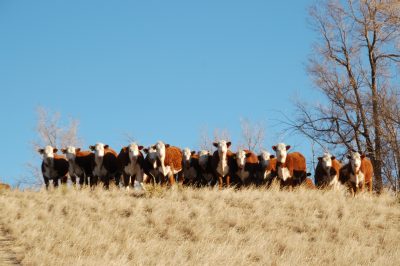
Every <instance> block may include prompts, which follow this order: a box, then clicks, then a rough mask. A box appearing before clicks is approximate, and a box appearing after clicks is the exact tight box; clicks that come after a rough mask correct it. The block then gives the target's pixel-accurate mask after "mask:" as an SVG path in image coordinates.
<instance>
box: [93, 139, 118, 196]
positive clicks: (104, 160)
mask: <svg viewBox="0 0 400 266" xmlns="http://www.w3.org/2000/svg"><path fill="white" fill-rule="evenodd" d="M89 148H90V149H91V150H92V151H94V161H93V176H94V177H95V178H96V180H97V179H100V181H102V182H103V185H104V187H105V188H106V189H108V188H109V185H110V180H112V179H114V180H115V183H116V185H117V186H118V185H119V175H118V162H117V153H116V152H115V151H114V150H113V149H111V148H110V147H109V146H108V145H105V144H103V143H97V144H96V145H94V146H90V147H89Z"/></svg>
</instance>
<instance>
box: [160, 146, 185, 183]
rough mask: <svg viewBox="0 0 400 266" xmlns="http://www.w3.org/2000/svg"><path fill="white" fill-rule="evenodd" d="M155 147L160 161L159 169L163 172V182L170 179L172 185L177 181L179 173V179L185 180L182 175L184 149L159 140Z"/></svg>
mask: <svg viewBox="0 0 400 266" xmlns="http://www.w3.org/2000/svg"><path fill="white" fill-rule="evenodd" d="M153 148H154V149H155V150H156V154H157V159H158V162H159V166H158V170H159V172H160V173H161V178H162V180H161V184H164V183H166V181H167V180H168V181H169V184H170V185H173V184H174V183H175V177H174V176H175V175H176V174H179V175H178V176H179V177H178V181H183V180H182V179H181V178H180V176H181V175H182V174H181V173H180V172H181V171H182V151H181V150H180V149H179V148H178V147H174V146H170V145H169V144H164V143H163V142H162V141H158V142H157V143H156V144H155V145H154V146H153Z"/></svg>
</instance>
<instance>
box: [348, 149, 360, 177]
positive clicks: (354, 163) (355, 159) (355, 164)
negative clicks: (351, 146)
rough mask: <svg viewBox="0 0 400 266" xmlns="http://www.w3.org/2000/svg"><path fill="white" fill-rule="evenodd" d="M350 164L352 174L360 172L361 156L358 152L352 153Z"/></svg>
mask: <svg viewBox="0 0 400 266" xmlns="http://www.w3.org/2000/svg"><path fill="white" fill-rule="evenodd" d="M350 163H351V168H352V169H353V172H354V173H357V172H358V171H359V170H360V166H361V155H360V154H359V153H358V152H354V153H352V154H351V158H350Z"/></svg>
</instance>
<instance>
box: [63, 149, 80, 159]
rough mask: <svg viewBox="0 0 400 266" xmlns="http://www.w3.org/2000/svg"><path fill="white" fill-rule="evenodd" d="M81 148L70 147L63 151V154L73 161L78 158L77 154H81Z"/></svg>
mask: <svg viewBox="0 0 400 266" xmlns="http://www.w3.org/2000/svg"><path fill="white" fill-rule="evenodd" d="M80 150H81V149H80V148H75V147H74V146H68V147H67V148H65V149H62V150H61V151H62V153H64V154H65V156H66V157H67V159H68V160H73V159H75V157H76V153H77V152H79V151H80Z"/></svg>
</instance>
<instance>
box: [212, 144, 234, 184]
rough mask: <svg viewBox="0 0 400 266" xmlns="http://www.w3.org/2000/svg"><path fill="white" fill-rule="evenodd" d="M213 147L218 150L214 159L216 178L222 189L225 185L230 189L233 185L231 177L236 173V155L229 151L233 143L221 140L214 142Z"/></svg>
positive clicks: (213, 167) (213, 165) (213, 166)
mask: <svg viewBox="0 0 400 266" xmlns="http://www.w3.org/2000/svg"><path fill="white" fill-rule="evenodd" d="M213 145H214V147H216V148H217V150H216V151H215V152H214V154H213V157H212V169H213V173H214V177H215V179H217V180H218V185H219V188H220V189H221V188H222V187H223V185H224V183H225V184H226V186H227V187H229V186H230V185H231V177H232V176H233V175H234V173H235V158H234V154H233V153H232V152H231V151H230V150H229V147H230V146H231V142H230V141H225V140H220V141H218V142H214V143H213ZM224 180H225V182H224Z"/></svg>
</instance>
